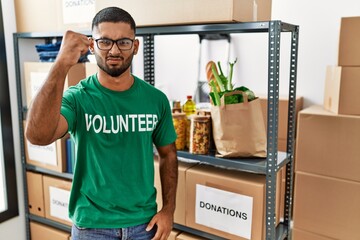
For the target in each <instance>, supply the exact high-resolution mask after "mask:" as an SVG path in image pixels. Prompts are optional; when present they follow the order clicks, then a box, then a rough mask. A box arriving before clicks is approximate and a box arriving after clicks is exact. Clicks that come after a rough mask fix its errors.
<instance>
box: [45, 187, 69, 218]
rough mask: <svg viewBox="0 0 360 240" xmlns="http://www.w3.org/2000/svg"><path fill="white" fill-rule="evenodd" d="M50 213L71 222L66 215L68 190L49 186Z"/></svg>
mask: <svg viewBox="0 0 360 240" xmlns="http://www.w3.org/2000/svg"><path fill="white" fill-rule="evenodd" d="M49 194H50V215H51V216H53V217H57V218H60V219H62V220H65V221H69V222H71V220H70V218H69V216H68V206H69V198H70V191H67V190H64V189H61V188H56V187H51V186H50V187H49Z"/></svg>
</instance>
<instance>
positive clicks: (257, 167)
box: [177, 151, 290, 174]
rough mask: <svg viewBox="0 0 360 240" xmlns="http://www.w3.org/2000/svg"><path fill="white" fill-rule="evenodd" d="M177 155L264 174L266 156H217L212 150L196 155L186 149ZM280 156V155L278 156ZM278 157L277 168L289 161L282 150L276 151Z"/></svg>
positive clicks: (186, 158)
mask: <svg viewBox="0 0 360 240" xmlns="http://www.w3.org/2000/svg"><path fill="white" fill-rule="evenodd" d="M177 155H178V157H179V158H180V160H181V158H183V159H184V160H185V161H187V160H195V161H199V162H201V163H207V164H211V165H215V166H218V167H224V168H229V169H235V170H240V171H247V172H253V173H258V174H266V169H267V162H268V161H267V159H266V158H218V157H216V156H215V153H214V152H211V153H209V154H208V155H196V154H191V153H189V152H186V151H178V152H177ZM279 156H281V157H279ZM278 158H279V159H281V161H280V163H278V167H277V170H279V169H280V168H281V167H282V166H284V165H285V164H287V163H288V162H289V161H290V158H289V157H287V156H286V153H284V152H278Z"/></svg>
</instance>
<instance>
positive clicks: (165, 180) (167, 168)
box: [159, 147, 178, 213]
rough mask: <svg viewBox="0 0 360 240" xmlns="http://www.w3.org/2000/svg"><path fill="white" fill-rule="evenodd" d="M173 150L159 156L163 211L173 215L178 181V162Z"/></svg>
mask: <svg viewBox="0 0 360 240" xmlns="http://www.w3.org/2000/svg"><path fill="white" fill-rule="evenodd" d="M173 148H174V150H173V151H170V152H168V153H167V154H166V156H161V154H160V161H159V163H160V179H161V188H162V198H163V199H162V200H163V210H166V211H169V212H171V213H173V212H174V211H175V202H176V189H177V181H178V180H177V179H178V160H177V156H176V150H175V147H173Z"/></svg>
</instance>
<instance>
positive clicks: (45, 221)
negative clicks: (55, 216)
mask: <svg viewBox="0 0 360 240" xmlns="http://www.w3.org/2000/svg"><path fill="white" fill-rule="evenodd" d="M28 217H29V219H30V220H31V221H34V222H38V223H42V224H45V225H49V226H51V227H54V228H56V229H60V230H62V231H65V232H71V227H70V226H68V225H65V224H62V223H59V222H56V221H53V220H50V219H47V218H44V217H40V216H36V215H33V214H29V215H28Z"/></svg>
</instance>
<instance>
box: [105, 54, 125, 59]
mask: <svg viewBox="0 0 360 240" xmlns="http://www.w3.org/2000/svg"><path fill="white" fill-rule="evenodd" d="M106 59H121V60H124V57H123V56H121V55H112V54H109V55H108V56H107V57H106Z"/></svg>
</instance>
